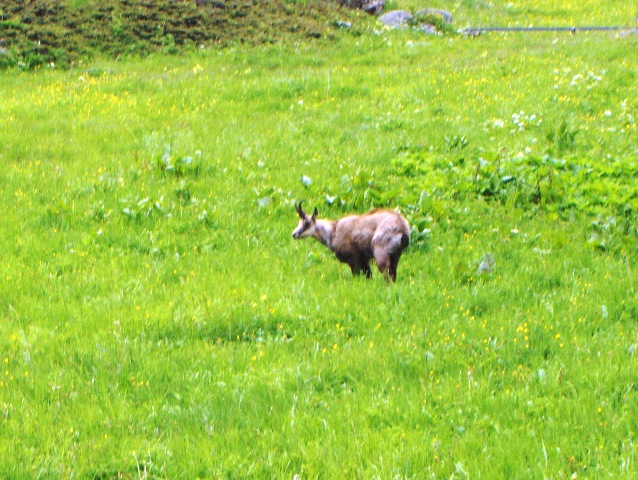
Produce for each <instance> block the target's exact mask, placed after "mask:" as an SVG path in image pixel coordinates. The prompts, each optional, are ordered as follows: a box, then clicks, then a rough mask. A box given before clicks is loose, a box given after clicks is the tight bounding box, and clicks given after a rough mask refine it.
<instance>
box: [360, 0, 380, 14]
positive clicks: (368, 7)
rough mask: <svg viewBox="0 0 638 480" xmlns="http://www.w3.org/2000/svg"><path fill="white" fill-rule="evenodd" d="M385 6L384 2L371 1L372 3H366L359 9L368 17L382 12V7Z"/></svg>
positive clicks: (378, 0)
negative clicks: (367, 14)
mask: <svg viewBox="0 0 638 480" xmlns="http://www.w3.org/2000/svg"><path fill="white" fill-rule="evenodd" d="M384 6H385V0H373V1H372V2H368V3H366V4H365V5H363V6H362V7H361V10H363V11H364V12H366V13H369V14H370V15H379V14H380V13H381V12H382V11H383V7H384Z"/></svg>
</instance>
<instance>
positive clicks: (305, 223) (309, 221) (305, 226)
mask: <svg viewBox="0 0 638 480" xmlns="http://www.w3.org/2000/svg"><path fill="white" fill-rule="evenodd" d="M302 203H303V200H302V201H301V202H299V204H298V205H295V210H297V214H298V215H299V225H297V228H295V230H294V231H293V232H292V237H293V238H296V239H300V238H305V237H311V236H313V235H314V233H315V228H316V226H317V214H318V212H317V209H316V208H315V210H314V212H313V213H312V216H311V217H309V216H308V215H307V214H306V212H304V211H303V209H302V208H301V204H302Z"/></svg>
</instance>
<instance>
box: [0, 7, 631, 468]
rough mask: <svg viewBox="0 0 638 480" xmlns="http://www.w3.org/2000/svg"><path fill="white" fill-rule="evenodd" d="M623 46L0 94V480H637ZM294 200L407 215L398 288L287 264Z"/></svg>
mask: <svg viewBox="0 0 638 480" xmlns="http://www.w3.org/2000/svg"><path fill="white" fill-rule="evenodd" d="M429 3H432V2H429ZM469 3H470V2H461V5H466V6H467V5H468V4H469ZM518 3H520V4H521V5H527V4H526V3H523V2H518ZM527 3H528V4H529V5H530V7H529V8H528V7H525V8H527V10H526V9H525V8H523V7H520V8H521V9H522V10H523V12H522V13H521V18H523V21H524V22H525V23H530V21H532V22H533V21H534V18H531V17H530V9H531V10H532V13H534V9H537V10H538V9H540V10H542V11H546V12H548V15H549V16H550V17H551V16H554V17H557V16H560V15H561V12H564V10H567V9H571V8H573V7H567V6H565V5H566V3H565V2H557V1H556V2H545V3H546V5H541V4H542V3H543V2H540V1H538V0H537V1H535V2H527ZM591 3H595V2H589V3H586V2H584V3H583V5H582V8H583V10H582V12H575V13H574V15H578V14H582V15H583V16H586V17H587V16H589V17H587V18H593V17H595V16H596V14H598V18H601V19H604V18H605V15H606V14H607V13H608V14H609V15H610V17H609V18H614V19H617V18H620V17H623V18H627V16H628V15H632V14H635V8H634V9H633V10H632V9H631V8H628V7H627V5H626V3H627V2H610V3H607V4H606V5H607V7H606V8H607V9H608V10H605V11H602V10H601V8H602V7H600V6H599V7H597V9H594V8H591V6H590V5H589V4H591ZM473 5H474V7H473V9H474V10H476V11H477V12H478V13H477V14H476V15H475V17H474V18H473V19H472V21H471V22H470V23H472V24H473V25H475V24H476V22H475V21H474V20H475V19H479V18H481V15H487V12H485V11H484V10H481V9H480V8H479V6H480V5H479V4H478V3H474V4H473ZM481 5H482V4H481ZM598 5H600V2H598ZM429 6H434V5H429ZM459 8H460V7H459ZM495 8H500V10H499V11H501V10H506V9H505V7H502V8H501V7H498V6H497V7H495ZM517 8H518V7H517ZM464 11H472V9H470V8H467V9H466V10H464ZM570 11H571V10H570ZM554 12H558V13H554ZM502 19H503V22H500V23H501V24H503V23H506V21H508V20H507V19H506V18H502ZM457 21H458V22H460V23H463V20H462V19H460V18H457ZM495 23H496V22H495ZM536 23H538V22H536ZM576 23H580V22H576ZM610 23H613V22H610ZM637 46H638V41H637V40H636V38H617V37H616V36H615V34H610V33H604V34H600V33H599V34H580V33H579V34H577V35H568V34H558V35H555V34H540V35H536V34H534V35H527V36H524V35H520V34H518V35H517V34H514V35H501V34H499V35H483V36H481V37H478V38H464V37H460V36H459V37H426V36H422V35H419V34H417V33H415V32H409V31H402V32H391V31H381V29H379V31H378V32H376V33H375V32H373V31H370V30H365V31H364V33H363V34H362V35H353V34H351V33H348V32H347V31H346V32H343V33H342V34H340V36H339V38H338V39H337V40H336V41H331V42H328V41H326V42H323V41H319V42H312V43H304V42H301V43H298V44H280V45H272V46H264V47H257V48H255V47H242V46H238V47H235V48H227V49H222V50H208V49H205V50H203V51H201V52H193V53H190V54H185V55H182V56H159V55H158V56H155V55H154V56H150V57H148V58H146V59H143V60H135V59H130V58H129V59H122V60H120V61H118V62H114V61H106V60H95V61H94V62H92V64H91V65H90V67H86V68H84V69H70V70H66V71H60V70H57V69H53V68H41V69H38V70H36V71H34V72H20V71H18V70H7V71H4V72H1V73H0V164H1V165H2V169H3V173H2V174H1V175H0V192H1V193H2V196H3V198H4V199H5V200H4V201H3V202H2V204H1V205H0V219H1V221H2V227H1V229H0V242H1V243H0V248H1V250H2V256H1V258H2V266H3V268H2V282H0V314H1V316H2V319H1V321H0V362H2V369H1V371H0V477H2V478H16V479H17V478H171V479H173V478H289V479H292V478H301V479H306V478H325V479H332V478H383V479H385V478H445V479H450V478H455V479H465V478H472V479H478V478H486V479H487V478H489V479H513V478H516V479H527V478H529V479H538V478H548V479H576V478H592V479H594V478H596V479H598V478H618V479H630V478H636V476H638V447H637V445H636V443H637V442H638V438H637V435H638V384H637V381H638V355H637V352H636V349H637V346H638V323H637V322H638V295H637V292H636V288H637V285H636V282H637V280H638V277H637V274H636V272H637V270H638V264H637V252H638V191H637V189H636V180H637V179H636V177H637V175H638V173H637V172H638V134H637V130H636V117H638V88H637V85H638V66H637V64H636V62H635V61H634V60H632V58H633V57H635V51H636V47H637ZM300 199H305V200H306V203H305V206H307V208H308V209H310V208H312V207H314V206H316V207H317V208H318V209H319V214H320V216H322V217H326V218H337V217H339V216H341V215H344V214H345V213H350V212H363V211H366V210H367V209H368V208H370V207H373V206H385V207H389V208H398V209H399V210H400V211H401V212H402V213H404V215H405V216H406V217H407V218H408V219H409V220H410V222H411V224H412V228H413V231H412V242H411V246H410V247H409V248H408V250H406V252H405V254H404V256H403V257H402V260H401V263H400V265H399V269H398V280H397V282H396V284H393V285H391V286H389V287H388V286H386V284H385V282H384V281H383V277H382V275H380V274H379V272H378V271H376V268H375V269H374V270H373V278H372V279H371V280H366V279H364V278H353V277H352V276H351V274H350V271H349V269H348V267H347V266H345V265H343V264H340V263H339V262H338V261H337V260H336V259H334V258H333V257H332V255H331V254H330V252H329V251H328V250H327V249H325V248H324V247H323V246H321V245H320V244H319V243H317V242H315V241H312V240H306V241H294V240H293V239H292V238H291V236H290V234H291V232H292V230H293V229H294V227H295V226H296V224H297V217H296V214H295V211H294V202H295V201H297V200H300ZM488 254H489V255H488ZM488 258H489V259H490V260H489V261H488ZM296 476H298V477H296Z"/></svg>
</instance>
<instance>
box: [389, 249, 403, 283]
mask: <svg viewBox="0 0 638 480" xmlns="http://www.w3.org/2000/svg"><path fill="white" fill-rule="evenodd" d="M400 258H401V252H398V253H395V254H394V255H391V256H390V278H391V279H392V281H393V282H396V281H397V267H398V266H399V259H400Z"/></svg>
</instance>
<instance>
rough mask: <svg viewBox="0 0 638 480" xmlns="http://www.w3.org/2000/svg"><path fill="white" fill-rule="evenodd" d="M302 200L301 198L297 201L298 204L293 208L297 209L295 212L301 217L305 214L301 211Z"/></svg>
mask: <svg viewBox="0 0 638 480" xmlns="http://www.w3.org/2000/svg"><path fill="white" fill-rule="evenodd" d="M303 202H304V201H303V200H301V201H300V202H299V204H298V205H295V210H297V213H298V214H299V216H300V217H301V218H304V217H305V216H306V214H305V212H304V211H303V209H302V208H301V204H302V203H303Z"/></svg>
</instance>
